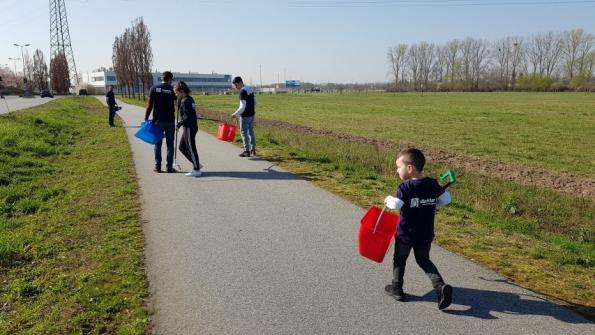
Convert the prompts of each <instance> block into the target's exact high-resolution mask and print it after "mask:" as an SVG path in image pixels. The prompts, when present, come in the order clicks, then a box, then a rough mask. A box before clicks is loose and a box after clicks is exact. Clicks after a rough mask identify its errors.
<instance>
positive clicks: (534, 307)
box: [408, 287, 590, 324]
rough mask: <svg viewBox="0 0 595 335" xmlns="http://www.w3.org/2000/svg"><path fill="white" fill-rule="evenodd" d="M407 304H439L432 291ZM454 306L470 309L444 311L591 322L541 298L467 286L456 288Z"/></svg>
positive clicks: (446, 310)
mask: <svg viewBox="0 0 595 335" xmlns="http://www.w3.org/2000/svg"><path fill="white" fill-rule="evenodd" d="M408 301H428V302H432V303H436V293H435V292H434V291H433V290H432V291H430V292H428V293H426V294H424V295H423V296H415V295H408ZM452 303H453V305H451V307H450V308H452V306H454V305H463V306H467V307H468V308H467V309H464V310H461V309H448V308H447V309H445V310H444V311H443V312H444V313H448V314H452V315H461V316H469V317H475V318H479V319H486V320H492V319H498V317H497V316H495V315H492V312H498V313H505V314H514V315H544V316H551V317H554V318H556V319H558V320H560V321H562V322H566V323H576V324H578V323H590V321H589V320H587V319H585V318H583V317H581V316H580V315H578V314H576V313H574V312H573V311H571V310H569V309H567V308H565V307H563V306H560V305H556V304H554V303H552V302H549V301H547V300H543V299H542V298H540V297H538V296H532V295H526V294H520V295H519V294H516V293H509V292H498V291H489V290H478V289H473V288H466V287H453V302H452Z"/></svg>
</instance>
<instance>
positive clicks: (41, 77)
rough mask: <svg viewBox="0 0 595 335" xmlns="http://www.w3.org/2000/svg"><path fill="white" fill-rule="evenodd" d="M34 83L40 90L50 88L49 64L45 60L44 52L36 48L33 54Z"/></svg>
mask: <svg viewBox="0 0 595 335" xmlns="http://www.w3.org/2000/svg"><path fill="white" fill-rule="evenodd" d="M32 74H33V75H32V83H31V85H34V86H35V87H36V88H37V89H38V90H39V91H43V90H47V89H48V77H49V75H48V66H47V64H46V62H45V58H44V56H43V52H42V51H41V50H39V49H37V50H35V54H34V55H33V71H32Z"/></svg>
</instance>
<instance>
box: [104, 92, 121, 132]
mask: <svg viewBox="0 0 595 335" xmlns="http://www.w3.org/2000/svg"><path fill="white" fill-rule="evenodd" d="M105 102H106V103H107V109H108V111H109V117H108V122H109V126H110V127H115V125H114V116H116V108H117V106H118V105H117V104H116V98H115V97H114V85H109V87H108V90H107V94H106V95H105Z"/></svg>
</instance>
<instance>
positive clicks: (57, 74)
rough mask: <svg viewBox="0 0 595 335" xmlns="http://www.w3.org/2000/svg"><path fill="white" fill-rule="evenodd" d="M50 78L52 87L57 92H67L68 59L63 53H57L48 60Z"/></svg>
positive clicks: (68, 76) (68, 79) (68, 77)
mask: <svg viewBox="0 0 595 335" xmlns="http://www.w3.org/2000/svg"><path fill="white" fill-rule="evenodd" d="M50 69H51V72H50V80H51V83H52V89H53V90H54V91H56V92H58V93H67V92H68V90H69V89H70V72H69V71H68V61H67V60H66V56H64V54H63V53H57V54H55V55H54V58H53V59H52V60H51V62H50Z"/></svg>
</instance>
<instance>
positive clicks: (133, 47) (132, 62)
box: [112, 17, 153, 99]
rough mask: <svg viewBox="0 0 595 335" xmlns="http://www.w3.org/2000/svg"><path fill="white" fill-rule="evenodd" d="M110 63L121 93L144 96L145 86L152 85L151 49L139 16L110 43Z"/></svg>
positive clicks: (148, 36) (149, 37)
mask: <svg viewBox="0 0 595 335" xmlns="http://www.w3.org/2000/svg"><path fill="white" fill-rule="evenodd" d="M112 63H113V68H114V72H115V73H116V77H117V79H118V82H119V84H120V91H121V93H122V94H126V95H127V96H129V97H130V96H132V97H134V98H136V96H137V93H138V97H139V98H140V95H141V93H140V92H141V91H142V96H143V99H145V98H146V96H145V92H146V89H147V87H149V86H151V85H152V80H153V77H152V75H151V67H152V65H153V53H152V50H151V34H150V33H149V30H148V29H147V26H146V25H145V23H144V21H143V18H142V17H139V18H138V19H136V20H135V21H133V22H132V26H131V27H129V28H126V30H125V31H124V33H123V34H122V35H120V36H117V37H116V38H115V40H114V44H113V45H112Z"/></svg>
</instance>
